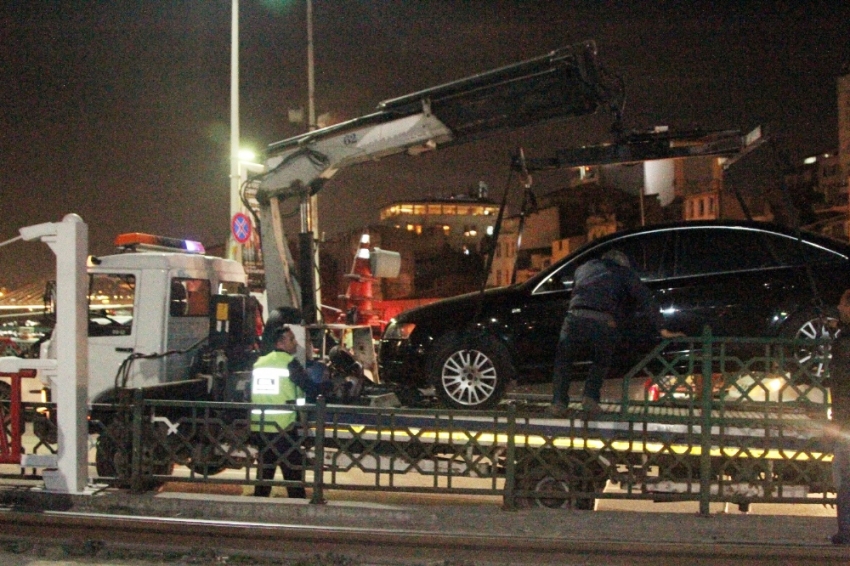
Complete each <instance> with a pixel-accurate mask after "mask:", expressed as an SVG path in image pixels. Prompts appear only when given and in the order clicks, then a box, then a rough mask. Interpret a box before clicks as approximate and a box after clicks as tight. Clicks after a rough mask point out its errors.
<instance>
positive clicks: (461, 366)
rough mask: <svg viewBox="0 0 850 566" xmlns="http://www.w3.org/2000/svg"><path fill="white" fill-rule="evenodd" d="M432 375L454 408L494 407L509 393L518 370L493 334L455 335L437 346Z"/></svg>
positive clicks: (442, 395) (436, 388)
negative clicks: (506, 389) (508, 389)
mask: <svg viewBox="0 0 850 566" xmlns="http://www.w3.org/2000/svg"><path fill="white" fill-rule="evenodd" d="M429 367H430V371H429V375H430V379H431V383H433V385H434V389H435V391H436V393H437V395H438V396H439V397H440V399H441V400H442V401H443V402H444V403H445V404H446V405H447V406H448V407H449V408H453V409H490V408H492V407H494V406H495V405H496V404H497V403H498V402H499V401H500V400H501V399H502V396H503V395H504V393H505V388H506V387H507V384H508V382H509V381H510V380H511V379H513V377H514V375H513V374H514V371H513V365H512V364H511V361H510V357H509V356H508V353H507V351H506V350H505V347H504V346H502V344H500V343H499V342H498V341H497V340H496V339H495V338H493V337H491V336H474V337H472V336H466V337H465V336H462V335H452V336H449V337H446V338H445V339H444V340H442V341H441V342H440V343H439V344H438V345H437V346H436V347H435V348H434V354H433V355H432V356H431V363H430V364H429Z"/></svg>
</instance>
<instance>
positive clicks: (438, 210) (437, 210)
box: [428, 204, 443, 214]
mask: <svg viewBox="0 0 850 566" xmlns="http://www.w3.org/2000/svg"><path fill="white" fill-rule="evenodd" d="M442 213H443V207H442V206H440V205H439V204H429V205H428V214H442Z"/></svg>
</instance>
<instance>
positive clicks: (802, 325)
mask: <svg viewBox="0 0 850 566" xmlns="http://www.w3.org/2000/svg"><path fill="white" fill-rule="evenodd" d="M837 329H838V313H837V311H836V310H835V309H824V311H823V314H822V316H819V315H818V313H817V312H816V311H814V310H809V311H805V312H803V313H801V314H798V315H795V316H793V317H791V318H790V319H789V320H788V321H786V323H785V325H784V326H783V331H782V337H783V338H790V339H793V340H818V339H824V338H827V339H829V338H835V337H836V336H837V335H838V330H837ZM794 357H795V358H796V359H797V361H798V362H800V366H802V367H805V368H808V369H809V371H810V372H811V373H812V375H815V376H821V375H823V372H824V370H825V366H826V363H827V361H828V360H829V357H830V345H829V344H828V343H827V344H822V345H815V346H808V345H801V346H800V347H797V348H795V352H794Z"/></svg>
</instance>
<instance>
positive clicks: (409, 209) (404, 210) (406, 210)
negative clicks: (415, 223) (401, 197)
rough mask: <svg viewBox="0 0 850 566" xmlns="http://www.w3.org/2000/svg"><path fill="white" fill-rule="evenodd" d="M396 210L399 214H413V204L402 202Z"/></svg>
mask: <svg viewBox="0 0 850 566" xmlns="http://www.w3.org/2000/svg"><path fill="white" fill-rule="evenodd" d="M398 210H399V212H400V213H401V214H413V205H412V204H402V205H401V206H399V207H398Z"/></svg>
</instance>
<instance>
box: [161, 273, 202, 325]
mask: <svg viewBox="0 0 850 566" xmlns="http://www.w3.org/2000/svg"><path fill="white" fill-rule="evenodd" d="M170 305H171V306H170V314H171V316H204V317H206V316H209V314H210V282H209V281H208V280H207V279H183V278H174V279H172V280H171V298H170Z"/></svg>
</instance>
